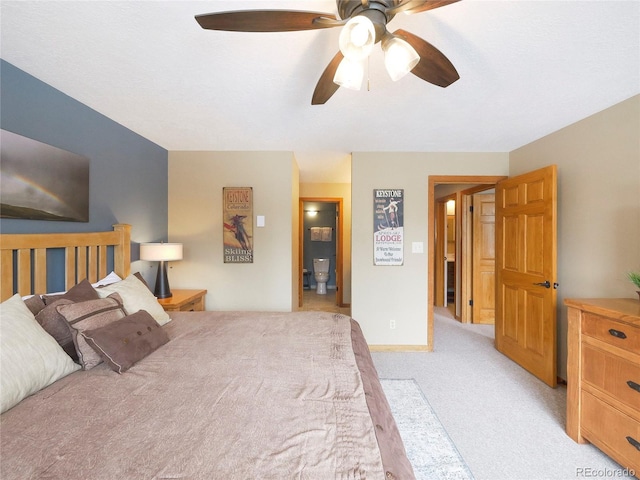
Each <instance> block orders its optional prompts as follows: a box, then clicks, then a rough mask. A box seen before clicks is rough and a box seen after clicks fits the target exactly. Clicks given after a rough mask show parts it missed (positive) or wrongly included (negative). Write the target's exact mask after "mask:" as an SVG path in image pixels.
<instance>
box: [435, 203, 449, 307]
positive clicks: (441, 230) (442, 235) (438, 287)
mask: <svg viewBox="0 0 640 480" xmlns="http://www.w3.org/2000/svg"><path fill="white" fill-rule="evenodd" d="M446 208H447V207H446V204H445V203H444V202H438V203H437V205H436V218H435V231H436V236H435V246H436V248H435V257H436V261H435V279H434V280H435V282H434V284H435V285H434V295H433V299H434V302H433V304H434V305H435V306H436V307H444V306H446V305H445V296H446V294H447V289H446V288H445V285H446V283H445V281H446V278H445V271H446V269H445V266H446V263H447V259H446V253H445V249H446V246H447V240H446V239H447V237H446V230H445V227H446V218H447V210H446Z"/></svg>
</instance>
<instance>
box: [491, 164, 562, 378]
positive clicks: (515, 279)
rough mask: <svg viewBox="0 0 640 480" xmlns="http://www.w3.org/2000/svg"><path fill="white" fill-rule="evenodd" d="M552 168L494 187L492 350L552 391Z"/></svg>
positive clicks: (554, 192)
mask: <svg viewBox="0 0 640 480" xmlns="http://www.w3.org/2000/svg"><path fill="white" fill-rule="evenodd" d="M556 177H557V169H556V166H555V165H552V166H549V167H546V168H543V169H540V170H536V171H533V172H529V173H526V174H523V175H519V176H517V177H512V178H508V179H506V180H503V181H501V182H499V183H498V184H497V185H496V348H497V349H498V351H500V352H502V353H503V354H505V355H506V356H507V357H509V358H511V359H512V360H513V361H514V362H516V363H518V364H519V365H521V366H522V367H523V368H525V369H526V370H528V371H529V372H531V373H532V374H533V375H535V376H536V377H538V378H539V379H540V380H542V381H543V382H545V383H546V384H548V385H550V386H552V387H555V386H556V382H557V365H556V355H557V346H556V335H557V333H556V286H557V284H556V283H555V282H556V273H557V272H556V250H557V247H556V198H557V190H556Z"/></svg>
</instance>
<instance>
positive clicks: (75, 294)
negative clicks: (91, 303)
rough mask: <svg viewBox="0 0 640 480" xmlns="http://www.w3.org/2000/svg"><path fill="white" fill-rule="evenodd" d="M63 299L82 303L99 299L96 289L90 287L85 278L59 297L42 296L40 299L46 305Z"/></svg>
mask: <svg viewBox="0 0 640 480" xmlns="http://www.w3.org/2000/svg"><path fill="white" fill-rule="evenodd" d="M61 298H64V299H66V300H72V301H74V302H84V301H86V300H95V299H96V298H100V295H98V292H96V289H95V288H93V287H92V286H91V284H90V283H89V280H87V279H86V278H85V279H84V280H82V281H81V282H80V283H78V284H77V285H74V286H73V287H71V288H70V289H69V290H68V291H67V292H65V293H63V294H60V295H43V296H42V299H43V300H44V303H45V304H46V305H49V304H50V303H53V302H55V301H56V300H60V299H61Z"/></svg>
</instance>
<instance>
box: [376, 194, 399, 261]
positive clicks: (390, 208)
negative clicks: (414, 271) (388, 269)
mask: <svg viewBox="0 0 640 480" xmlns="http://www.w3.org/2000/svg"><path fill="white" fill-rule="evenodd" d="M403 201H404V190H403V189H397V188H385V189H376V190H374V191H373V264H374V265H402V263H403V261H404V228H403V227H404V225H403V221H404V208H403V207H404V204H403Z"/></svg>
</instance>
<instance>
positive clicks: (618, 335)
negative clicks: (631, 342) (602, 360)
mask: <svg viewBox="0 0 640 480" xmlns="http://www.w3.org/2000/svg"><path fill="white" fill-rule="evenodd" d="M609 333H610V334H611V335H613V336H614V337H616V338H622V339H625V338H627V335H626V334H625V333H624V332H621V331H620V330H615V329H613V328H610V329H609Z"/></svg>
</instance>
